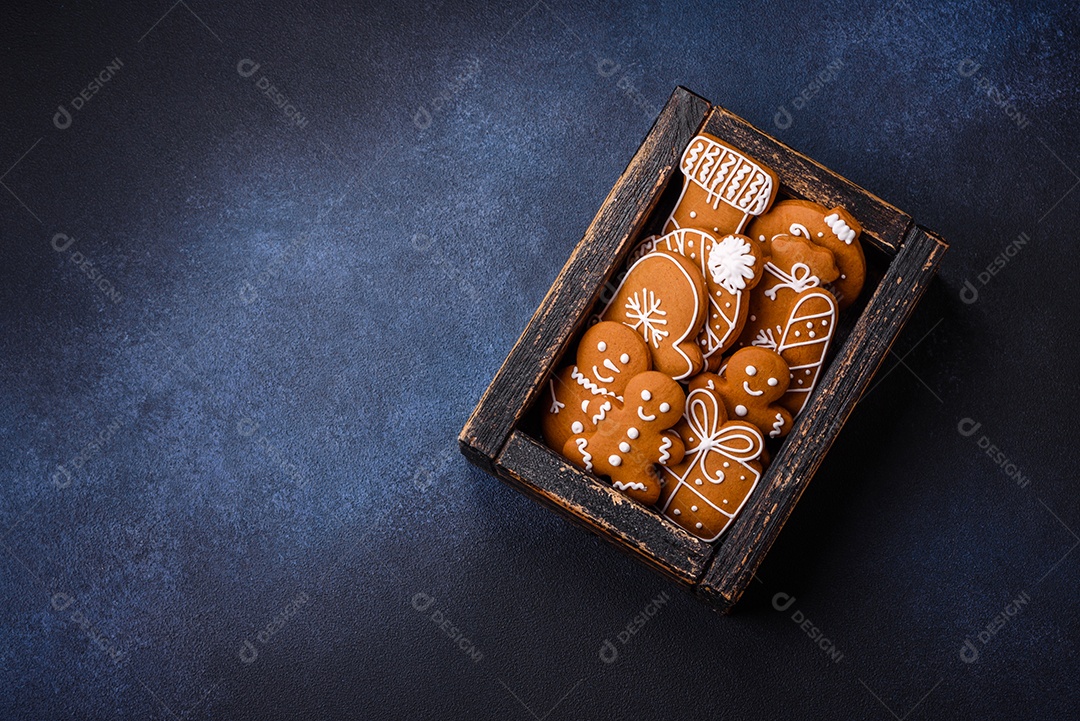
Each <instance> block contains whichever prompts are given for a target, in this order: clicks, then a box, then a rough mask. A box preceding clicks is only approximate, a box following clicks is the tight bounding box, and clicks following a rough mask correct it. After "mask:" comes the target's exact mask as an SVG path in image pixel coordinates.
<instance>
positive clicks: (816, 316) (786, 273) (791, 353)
mask: <svg viewBox="0 0 1080 721" xmlns="http://www.w3.org/2000/svg"><path fill="white" fill-rule="evenodd" d="M772 251H773V254H772V257H771V258H770V259H769V262H767V263H766V264H765V276H764V278H762V280H761V283H759V284H758V287H757V288H755V289H754V292H753V293H752V294H751V297H750V317H749V319H748V320H747V322H746V327H745V328H744V329H743V333H742V336H741V337H740V338H739V344H740V345H755V346H760V347H763V348H769V349H771V350H775V351H776V352H777V353H779V354H780V355H781V356H782V357H783V359H784V360H785V361H786V362H787V364H788V366H789V368H790V372H791V384H790V385H789V386H788V391H787V393H786V394H785V396H784V397H783V399H781V403H782V404H783V405H784V407H786V408H787V409H788V410H789V411H791V412H792V413H793V414H795V415H798V413H799V411H801V410H802V408H803V406H804V405H805V404H806V401H807V399H808V398H809V397H810V393H811V392H812V391H813V390H814V386H815V385H817V380H818V376H819V375H820V373H821V368H822V365H823V364H824V362H825V354H826V353H827V352H828V350H829V343H830V342H831V340H832V336H833V332H834V331H835V330H836V316H837V312H838V309H837V305H836V300H835V298H833V295H832V293H830V292H829V291H828V290H825V289H824V288H822V287H821V285H822V283H823V282H828V281H830V280H835V279H836V277H837V276H838V275H839V271H838V270H837V268H836V263H835V262H834V260H833V255H832V251H829V250H827V249H825V248H822V247H820V246H817V245H814V244H813V243H811V242H810V241H808V240H806V239H805V238H797V237H795V236H791V235H778V236H776V237H774V238H773V239H772Z"/></svg>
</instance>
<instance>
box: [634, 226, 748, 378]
mask: <svg viewBox="0 0 1080 721" xmlns="http://www.w3.org/2000/svg"><path fill="white" fill-rule="evenodd" d="M658 251H664V252H669V253H678V254H679V255H682V256H683V257H684V258H688V259H689V260H690V261H691V262H693V263H696V264H697V265H698V267H699V268H700V269H701V273H702V275H703V276H704V277H705V290H706V295H707V296H708V298H709V311H708V317H707V318H706V319H705V327H704V328H703V329H702V331H701V333H700V334H698V345H699V346H701V352H702V354H703V355H704V356H705V360H706V363H707V364H708V366H709V368H710V369H715V368H718V367H719V365H720V355H721V354H722V353H723V352H724V351H726V350H727V349H728V348H730V347H731V346H733V345H734V344H735V341H736V340H738V338H739V334H740V333H742V329H743V325H745V323H746V316H747V312H748V310H749V308H750V289H751V288H753V287H754V286H755V285H757V284H758V281H760V280H761V274H762V268H763V267H764V260H763V259H762V256H761V251H760V250H759V249H758V248H757V247H755V244H754V243H753V241H751V240H750V239H749V238H747V237H746V236H744V235H736V234H732V235H726V236H724V237H723V238H720V239H717V238H714V237H713V236H712V235H710V234H709V233H706V232H705V231H703V230H696V229H693V228H682V229H680V230H674V231H672V232H670V233H668V234H667V235H662V236H659V237H656V236H653V237H651V238H647V239H646V240H645V242H643V243H642V245H641V246H639V247H638V248H637V249H635V251H634V253H635V254H643V253H645V252H658Z"/></svg>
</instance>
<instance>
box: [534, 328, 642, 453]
mask: <svg viewBox="0 0 1080 721" xmlns="http://www.w3.org/2000/svg"><path fill="white" fill-rule="evenodd" d="M650 368H652V356H651V355H650V354H649V349H648V348H647V347H645V341H643V340H642V339H641V336H640V335H638V334H637V333H635V332H634V331H633V330H631V329H630V328H627V327H626V326H625V325H623V324H622V323H614V322H603V323H597V324H596V325H594V326H592V327H591V328H589V329H588V330H587V331H585V333H584V334H583V335H582V336H581V341H580V342H579V343H578V349H577V363H576V364H575V365H573V366H569V367H567V368H563V369H562V370H561V371H559V372H558V373H557V374H556V375H555V376H553V377H552V378H551V379H550V380H549V381H548V393H547V396H546V397H545V398H544V399H543V400H542V401H541V408H540V428H541V431H542V433H543V436H544V441H546V442H547V444H548V445H549V446H550V447H552V448H555V449H561V448H562V447H563V445H565V444H566V440H567V439H568V438H570V436H572V435H574V434H575V433H583V432H584V431H585V430H586V429H593V428H595V427H596V423H597V422H598V421H600V420H602V419H603V418H604V416H605V415H606V414H607V413H608V412H609V411H611V410H612V409H614V408H616V407H619V406H621V405H622V393H623V390H625V389H626V384H627V383H629V382H630V379H631V378H633V377H634V376H636V375H637V374H639V373H644V372H645V371H647V370H649V369H650Z"/></svg>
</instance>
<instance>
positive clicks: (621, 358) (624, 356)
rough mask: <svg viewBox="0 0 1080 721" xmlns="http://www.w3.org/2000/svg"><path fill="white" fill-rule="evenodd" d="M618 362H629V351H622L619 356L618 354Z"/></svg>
mask: <svg viewBox="0 0 1080 721" xmlns="http://www.w3.org/2000/svg"><path fill="white" fill-rule="evenodd" d="M619 362H620V363H622V364H624V365H625V364H627V363H629V362H630V354H629V353H623V354H622V355H621V356H619Z"/></svg>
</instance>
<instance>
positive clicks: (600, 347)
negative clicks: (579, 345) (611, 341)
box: [596, 341, 607, 353]
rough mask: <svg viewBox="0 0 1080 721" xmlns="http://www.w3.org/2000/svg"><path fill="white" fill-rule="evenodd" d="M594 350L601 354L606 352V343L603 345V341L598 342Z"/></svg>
mask: <svg viewBox="0 0 1080 721" xmlns="http://www.w3.org/2000/svg"><path fill="white" fill-rule="evenodd" d="M596 350H598V351H600V352H601V353H603V352H604V351H606V350H607V343H605V342H604V341H600V342H599V343H597V344H596Z"/></svg>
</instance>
